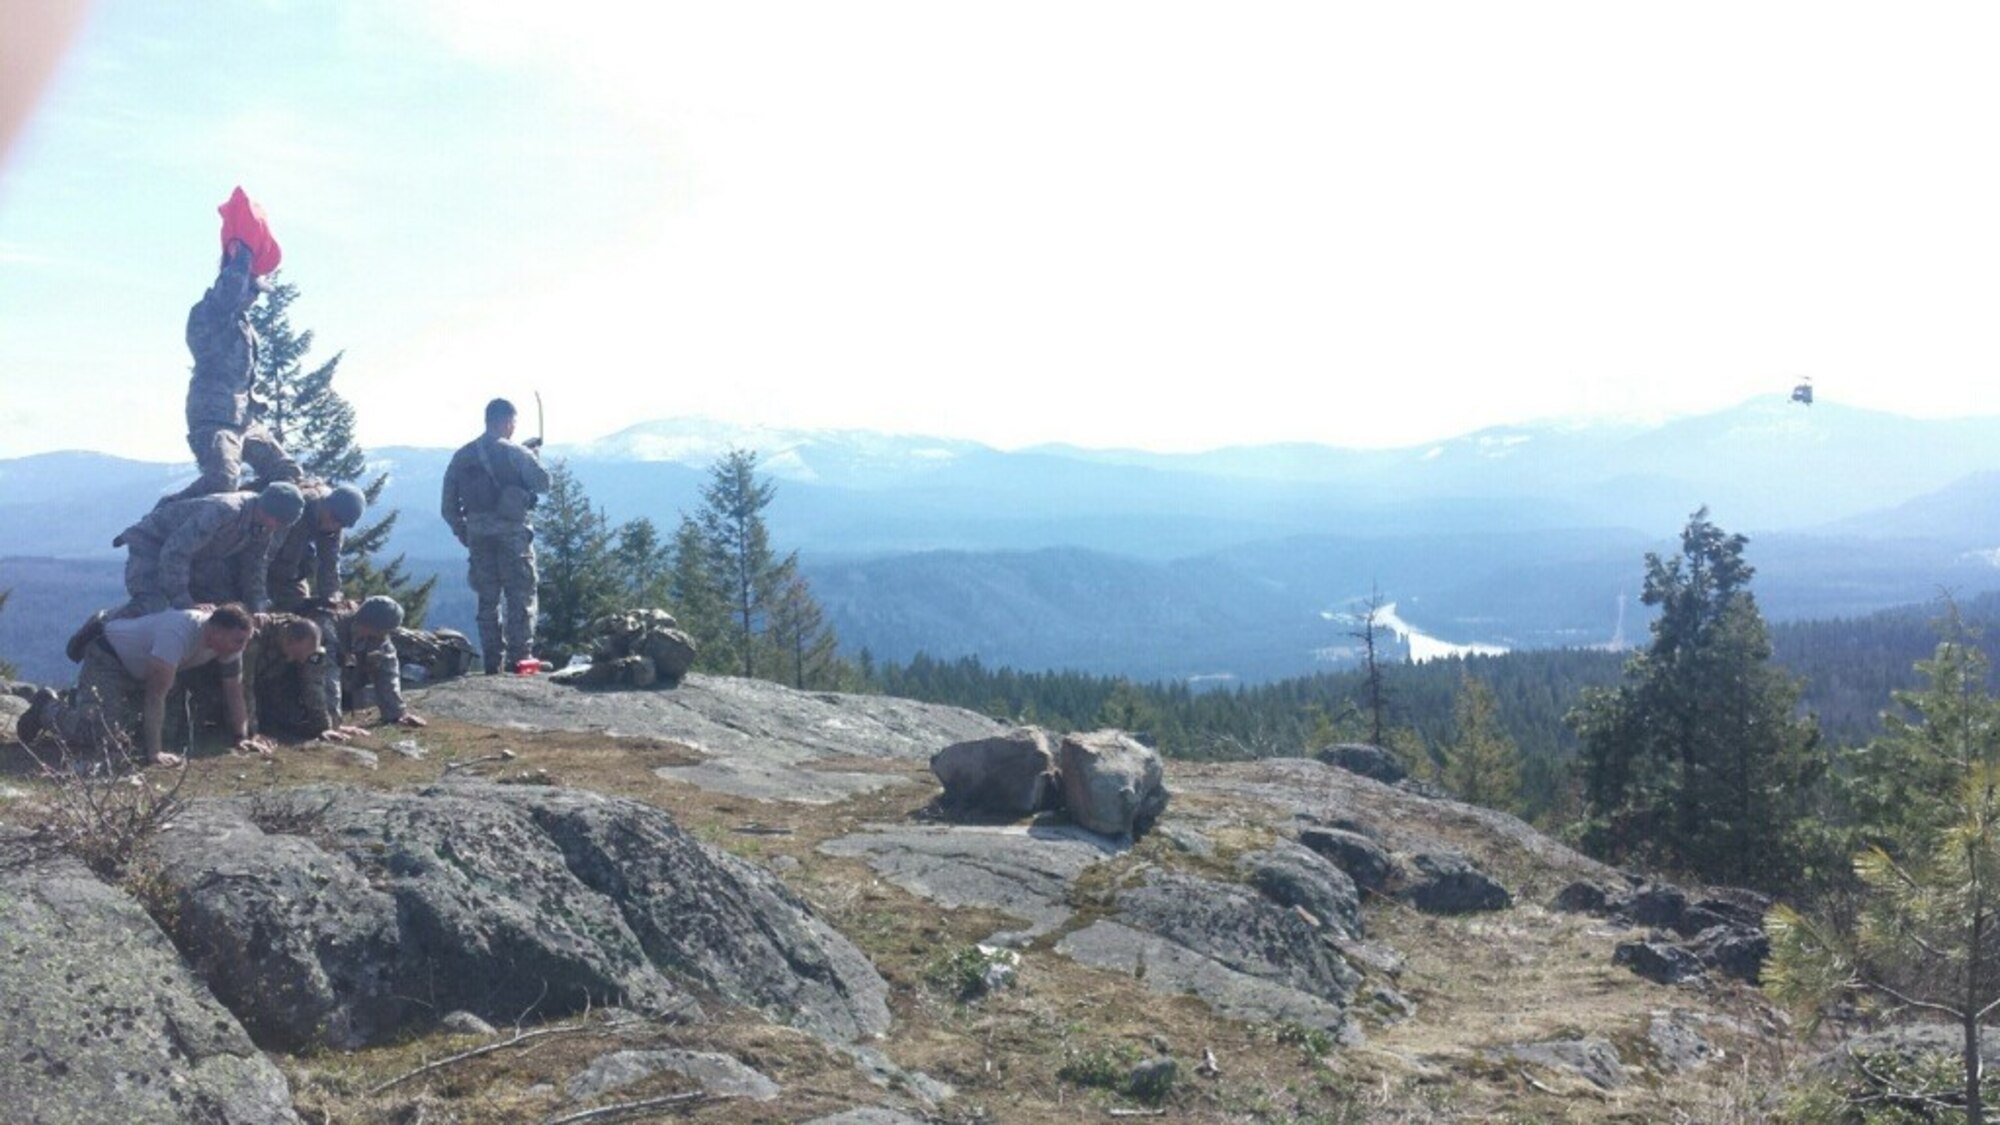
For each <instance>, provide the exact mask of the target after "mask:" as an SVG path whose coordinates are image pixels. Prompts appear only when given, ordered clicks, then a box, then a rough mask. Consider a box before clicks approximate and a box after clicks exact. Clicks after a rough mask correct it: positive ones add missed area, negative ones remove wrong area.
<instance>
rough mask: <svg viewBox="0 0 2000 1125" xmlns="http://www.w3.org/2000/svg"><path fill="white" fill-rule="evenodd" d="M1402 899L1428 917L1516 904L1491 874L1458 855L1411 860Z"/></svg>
mask: <svg viewBox="0 0 2000 1125" xmlns="http://www.w3.org/2000/svg"><path fill="white" fill-rule="evenodd" d="M1401 894H1402V897H1403V899H1404V900H1406V901H1407V902H1409V904H1410V905H1412V906H1414V907H1416V908H1417V909H1418V910H1421V911H1423V912H1425V913H1426V914H1473V913H1477V912H1479V911H1485V910H1505V909H1507V908H1508V907H1509V906H1512V905H1513V904H1514V896H1513V895H1510V894H1508V893H1507V888H1505V887H1503V886H1501V885H1500V884H1499V883H1498V882H1496V881H1495V880H1494V878H1493V877H1492V876H1491V875H1488V874H1487V873H1486V872H1484V871H1481V870H1480V869H1479V868H1477V867H1475V866H1473V864H1472V861H1471V860H1468V859H1466V858H1465V857H1464V856H1462V855H1459V854H1458V853H1456V852H1424V853H1421V854H1418V855H1415V856H1412V857H1411V858H1410V871H1409V878H1408V882H1407V883H1405V884H1404V886H1403V889H1402V892H1401Z"/></svg>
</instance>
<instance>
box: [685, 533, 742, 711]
mask: <svg viewBox="0 0 2000 1125" xmlns="http://www.w3.org/2000/svg"><path fill="white" fill-rule="evenodd" d="M668 553H669V556H670V566H669V570H668V572H667V604H668V605H669V606H671V607H672V608H673V612H674V618H675V620H677V621H679V622H680V627H681V631H682V632H685V633H686V634H687V635H688V636H690V637H692V638H694V643H695V648H696V656H695V667H696V668H697V669H699V670H701V671H703V672H722V673H726V672H732V671H734V670H735V669H736V667H737V662H738V658H737V656H736V652H735V649H734V648H733V647H732V644H731V641H732V639H733V634H732V633H731V631H730V628H729V607H728V605H727V604H726V603H725V602H724V600H723V590H722V578H721V575H720V574H719V573H718V572H717V570H716V558H715V551H714V550H713V549H712V548H711V547H710V546H709V542H708V537H707V536H706V535H705V534H703V532H702V528H701V524H699V523H697V522H695V520H694V517H692V516H682V517H681V522H680V526H678V527H676V528H675V529H674V540H673V543H672V544H671V546H670V549H669V552H668Z"/></svg>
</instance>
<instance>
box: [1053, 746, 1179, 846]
mask: <svg viewBox="0 0 2000 1125" xmlns="http://www.w3.org/2000/svg"><path fill="white" fill-rule="evenodd" d="M1061 762H1062V790H1063V804H1064V805H1065V806H1067V807H1068V809H1069V815H1070V819H1071V820H1074V821H1075V822H1076V823H1078V824H1080V825H1082V826H1083V827H1085V828H1088V829H1090V830H1091V831H1092V832H1100V833H1103V834H1104V835H1106V836H1135V835H1137V834H1139V833H1140V832H1144V831H1145V830H1146V829H1147V828H1149V827H1151V826H1152V823H1153V821H1155V820H1157V819H1158V818H1159V815H1160V813H1162V812H1164V811H1165V810H1166V807H1167V787H1166V783H1165V780H1164V778H1165V775H1164V772H1163V771H1162V769H1161V767H1160V756H1159V755H1158V754H1156V753H1154V752H1153V749H1152V747H1150V746H1147V745H1145V744H1144V743H1142V742H1140V741H1139V740H1138V739H1136V738H1133V737H1132V736H1131V735H1129V734H1126V733H1125V732H1123V731H1116V730H1100V731H1094V732H1092V733H1089V734H1072V735H1070V736H1068V737H1067V738H1064V739H1063V740H1062V751H1061Z"/></svg>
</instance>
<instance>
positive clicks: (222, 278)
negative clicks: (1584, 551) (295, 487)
mask: <svg viewBox="0 0 2000 1125" xmlns="http://www.w3.org/2000/svg"><path fill="white" fill-rule="evenodd" d="M239 201H240V202H239ZM221 210H222V214H223V220H224V225H223V236H224V239H225V242H224V249H223V256H222V269H221V271H220V272H219V273H217V274H216V277H215V284H214V285H211V286H209V289H208V292H206V293H204V294H202V298H201V300H199V301H196V302H195V304H194V307H193V308H191V309H189V310H188V320H187V346H188V351H189V352H190V353H192V354H193V356H194V372H193V374H191V375H189V376H188V391H187V440H188V448H189V449H190V450H192V451H193V452H194V459H195V463H196V464H197V465H199V466H200V468H201V475H200V476H198V477H196V478H195V481H194V483H193V484H190V485H188V486H187V487H186V488H184V489H182V490H180V491H179V492H177V493H174V494H173V495H172V496H169V497H166V498H165V500H163V501H161V502H162V503H167V502H171V501H174V500H186V499H190V498H192V497H196V496H206V495H208V494H210V493H215V492H234V491H235V490H236V488H237V486H238V485H239V484H241V483H242V477H243V462H245V461H248V462H250V467H251V468H253V469H255V470H257V479H258V480H259V481H261V482H264V483H269V482H271V481H278V480H285V481H296V480H298V479H299V476H300V472H299V466H298V464H297V462H295V461H293V460H292V459H291V457H290V456H288V455H287V454H286V453H285V451H284V448H283V447H282V446H280V445H279V444H278V442H277V439H276V438H274V437H272V436H271V432H270V431H269V430H267V429H265V427H264V424H263V423H262V422H261V421H259V420H258V415H260V414H262V413H263V404H262V403H260V402H257V401H256V400H255V399H254V398H253V397H252V395H251V393H250V388H251V385H252V383H253V382H255V380H256V378H257V332H256V329H254V328H252V327H251V326H250V306H252V305H254V304H256V303H257V298H258V297H259V296H260V295H262V294H264V293H266V292H268V291H269V290H270V284H269V283H268V282H266V281H265V280H264V279H263V277H262V276H261V275H262V273H265V272H269V269H270V267H272V266H275V265H276V262H275V261H272V262H271V263H269V264H268V265H267V266H266V268H265V269H264V270H262V271H260V270H258V269H257V268H256V267H257V254H256V252H255V251H253V250H252V249H251V247H250V246H249V245H248V244H247V243H245V242H243V241H241V240H240V239H235V238H230V237H229V236H230V234H231V233H233V232H235V231H237V230H242V232H243V233H245V234H251V231H250V230H249V229H246V228H241V227H238V226H235V225H233V224H237V223H241V222H245V221H250V220H247V219H245V216H246V215H248V214H249V213H250V212H252V211H253V210H254V207H253V205H252V204H251V203H250V201H249V199H248V198H247V197H244V196H243V189H242V188H238V189H236V195H235V196H232V197H231V199H230V201H229V202H228V203H225V204H223V205H222V208H221ZM255 224H256V229H257V230H258V231H261V232H262V237H261V238H260V241H262V242H264V243H265V244H267V245H269V246H270V247H271V249H270V250H268V251H267V254H268V255H270V256H271V257H273V258H275V257H276V244H275V243H271V242H270V240H269V232H268V231H267V230H263V224H262V215H261V213H258V214H257V215H256V216H255ZM252 237H257V236H256V235H252Z"/></svg>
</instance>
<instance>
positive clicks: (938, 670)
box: [864, 594, 2000, 817]
mask: <svg viewBox="0 0 2000 1125" xmlns="http://www.w3.org/2000/svg"><path fill="white" fill-rule="evenodd" d="M1960 609H1961V611H1962V612H1963V614H1964V615H1965V618H1966V621H1967V623H1968V624H1969V625H1970V626H1972V627H1973V628H1975V629H1977V630H1980V631H1982V632H1984V633H1985V634H1987V635H1989V636H1993V635H2000V595H1996V594H1983V595H1980V596H1978V597H1976V598H1974V599H1972V600H1971V601H1969V602H1967V603H1965V604H1964V605H1962V606H1961V607H1960ZM1938 610H1939V607H1938V606H1907V607H1902V608H1898V609H1894V610H1885V611H1883V612H1881V613H1876V614H1871V615H1868V616H1866V617H1859V618H1844V619H1837V620H1829V621H1801V622H1791V623H1787V624H1779V625H1773V626H1772V627H1771V638H1772V643H1773V648H1774V650H1775V659H1776V661H1777V663H1778V664H1779V665H1780V666H1781V667H1783V668H1785V669H1786V670H1787V671H1789V672H1790V673H1792V674H1793V675H1796V676H1798V677H1799V678H1800V679H1802V680H1803V681H1804V683H1805V693H1804V698H1803V701H1802V706H1803V708H1804V709H1805V710H1806V711H1807V712H1808V713H1810V714H1813V715H1816V716H1817V717H1818V718H1819V723H1820V728H1821V731H1822V734H1823V736H1824V739H1825V741H1826V742H1827V743H1828V744H1829V745H1832V746H1858V745H1860V744H1862V743H1864V742H1866V741H1867V740H1868V739H1870V738H1872V737H1873V736H1874V735H1875V734H1876V733H1878V732H1879V731H1880V729H1881V722H1880V719H1881V715H1882V712H1883V711H1884V710H1885V709H1887V708H1889V707H1890V706H1891V704H1892V699H1891V693H1892V692H1893V691H1896V690H1900V689H1907V688H1912V687H1915V686H1916V685H1917V682H1918V677H1917V673H1916V671H1915V669H1914V667H1913V665H1914V664H1915V662H1916V661H1918V660H1922V659H1926V658H1928V657H1929V656H1930V655H1931V652H1932V649H1933V648H1934V647H1935V646H1936V644H1937V639H1938V638H1937V633H1936V630H1935V627H1934V625H1933V621H1934V619H1935V618H1936V616H1937V613H1938ZM1626 659H1627V656H1626V654H1624V653H1614V652H1608V651H1604V650H1601V649H1551V650H1542V651H1531V652H1512V653H1506V654H1503V655H1498V656H1470V657H1458V658H1451V659H1444V660H1433V661H1429V662H1426V663H1423V664H1408V663H1400V662H1398V663H1388V664H1385V665H1384V666H1383V668H1382V673H1383V681H1384V685H1385V688H1386V701H1387V702H1386V709H1387V713H1388V718H1389V721H1390V723H1391V725H1392V726H1393V727H1395V728H1397V729H1400V730H1402V731H1405V732H1410V733H1411V734H1414V736H1415V741H1414V742H1412V743H1411V744H1410V745H1411V747H1412V748H1418V747H1420V748H1421V749H1422V751H1423V753H1425V754H1426V755H1427V756H1428V755H1434V754H1435V753H1437V751H1438V750H1439V748H1441V747H1442V746H1444V745H1445V744H1446V743H1448V742H1449V741H1450V740H1451V738H1452V737H1453V735H1454V730H1453V719H1452V708H1453V701H1454V698H1455V696H1456V695H1457V692H1458V689H1459V685H1460V683H1461V682H1462V681H1463V680H1464V679H1465V678H1466V677H1474V678H1477V679H1479V680H1481V681H1483V682H1484V683H1486V684H1487V685H1488V686H1489V687H1490V688H1491V689H1492V690H1493V694H1494V696H1495V698H1496V701H1497V704H1498V719H1499V722H1500V725H1501V727H1502V728H1503V730H1504V732H1505V733H1506V735H1507V736H1508V737H1510V738H1512V739H1513V741H1514V743H1515V745H1516V746H1518V747H1519V748H1520V752H1521V757H1522V779H1521V785H1522V798H1523V809H1524V811H1525V812H1526V813H1527V814H1528V815H1529V816H1530V817H1536V816H1539V815H1541V814H1543V813H1545V812H1546V811H1547V810H1549V809H1550V808H1552V807H1554V806H1556V805H1558V804H1560V803H1561V802H1562V800H1563V799H1564V798H1563V790H1564V788H1565V785H1566V780H1565V779H1566V777H1567V770H1568V764H1569V763H1570V761H1571V760H1572V759H1573V758H1574V756H1575V753H1576V746H1577V742H1576V737H1575V735H1574V733H1573V732H1572V731H1571V730H1570V729H1569V728H1568V726H1567V725H1566V724H1565V723H1564V716H1565V715H1566V714H1568V712H1569V711H1570V709H1571V708H1573V707H1574V706H1575V705H1576V702H1577V699H1578V696H1579V695H1580V694H1581V693H1582V692H1583V691H1584V690H1585V689H1586V688H1592V687H1604V686H1609V685H1611V684H1614V683H1616V682H1617V681H1618V679H1619V676H1620V673H1621V670H1622V669H1623V667H1624V664H1625V661H1626ZM864 668H865V669H866V671H867V673H868V676H869V682H870V684H871V685H873V686H874V687H875V688H876V689H878V690H880V691H883V692H886V693H888V694H891V695H899V696H906V697H909V698H912V699H921V700H927V701H933V702H941V703H952V704H956V705H959V706H963V707H969V708H972V709H974V710H979V711H983V712H985V713H987V714H989V715H993V716H995V717H997V718H1003V719H1009V720H1018V721H1022V722H1032V723H1040V724H1044V725H1048V726H1052V727H1059V728H1081V727H1089V726H1097V725H1106V726H1121V727H1125V728H1127V729H1132V730H1137V731H1141V732H1144V733H1145V735H1146V736H1147V737H1148V738H1150V739H1151V740H1153V742H1154V743H1155V744H1156V745H1157V746H1158V747H1159V748H1160V749H1161V750H1162V751H1163V752H1165V753H1167V754H1170V755H1174V756H1177V757H1185V758H1197V759H1214V758H1240V757H1265V756H1272V755H1293V754H1299V753H1302V752H1304V751H1305V750H1307V749H1309V748H1311V747H1312V746H1314V745H1317V744H1323V743H1324V742H1326V741H1331V740H1335V739H1354V738H1359V737H1361V736H1362V734H1363V731H1364V725H1365V724H1364V721H1363V711H1364V710H1365V707H1366V704H1365V698H1364V697H1365V691H1364V681H1365V672H1364V671H1363V670H1361V669H1359V668H1350V669H1347V670H1343V671H1339V672H1327V673H1322V674H1319V675H1315V676H1307V677H1301V678H1296V679H1290V680H1282V681H1278V682H1275V683H1270V684H1264V685H1260V686H1255V687H1237V688H1214V689H1210V690H1202V689H1200V688H1199V687H1194V686H1190V685H1188V684H1185V683H1177V684H1160V683H1153V684H1139V683H1134V682H1132V681H1129V680H1125V679H1121V678H1118V677H1114V676H1093V675H1088V674H1084V673H1077V672H1040V673H1036V672H1018V671H1015V670H1012V669H1005V668H989V667H987V666H985V665H984V664H982V663H981V662H980V661H978V660H977V659H974V658H964V659H959V660H950V661H942V660H935V659H932V658H930V657H926V656H919V657H917V658H916V659H914V660H911V661H909V662H908V663H902V664H877V663H875V662H873V661H867V662H864Z"/></svg>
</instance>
